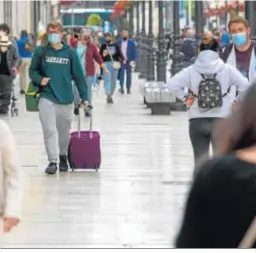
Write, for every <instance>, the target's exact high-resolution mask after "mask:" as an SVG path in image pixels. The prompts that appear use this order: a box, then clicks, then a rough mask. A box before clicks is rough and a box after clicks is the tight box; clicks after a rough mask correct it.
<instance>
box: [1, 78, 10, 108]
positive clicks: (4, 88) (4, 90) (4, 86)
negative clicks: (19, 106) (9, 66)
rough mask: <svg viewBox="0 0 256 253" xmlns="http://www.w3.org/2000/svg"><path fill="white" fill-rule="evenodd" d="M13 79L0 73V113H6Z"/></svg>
mask: <svg viewBox="0 0 256 253" xmlns="http://www.w3.org/2000/svg"><path fill="white" fill-rule="evenodd" d="M12 82H13V79H12V77H11V76H8V75H0V113H8V111H9V105H10V103H11V94H12V89H13V87H12V86H13V84H12Z"/></svg>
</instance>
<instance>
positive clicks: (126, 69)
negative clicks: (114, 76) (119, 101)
mask: <svg viewBox="0 0 256 253" xmlns="http://www.w3.org/2000/svg"><path fill="white" fill-rule="evenodd" d="M125 72H126V89H127V90H128V91H130V90H131V85H132V67H131V65H130V63H126V64H122V66H121V69H120V72H119V81H120V86H121V89H123V88H124V74H125Z"/></svg>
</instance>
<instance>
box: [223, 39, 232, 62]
mask: <svg viewBox="0 0 256 253" xmlns="http://www.w3.org/2000/svg"><path fill="white" fill-rule="evenodd" d="M232 48H233V43H231V44H229V45H227V46H226V47H224V49H223V51H222V53H220V58H221V59H222V60H223V61H224V62H225V63H226V62H227V60H228V57H229V55H230V53H231V51H232Z"/></svg>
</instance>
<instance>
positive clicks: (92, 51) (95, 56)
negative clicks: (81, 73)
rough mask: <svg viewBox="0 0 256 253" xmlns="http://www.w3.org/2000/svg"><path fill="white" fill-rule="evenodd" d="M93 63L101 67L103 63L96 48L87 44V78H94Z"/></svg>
mask: <svg viewBox="0 0 256 253" xmlns="http://www.w3.org/2000/svg"><path fill="white" fill-rule="evenodd" d="M94 61H96V62H97V63H98V64H99V65H102V64H103V63H104V62H103V60H102V58H101V56H100V53H99V52H98V50H97V47H96V46H95V45H94V44H92V43H88V44H87V50H86V66H85V69H86V74H87V75H88V76H94V75H95V64H94Z"/></svg>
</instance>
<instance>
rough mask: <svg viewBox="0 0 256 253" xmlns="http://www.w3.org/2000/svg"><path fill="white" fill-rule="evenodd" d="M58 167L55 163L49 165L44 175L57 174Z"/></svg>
mask: <svg viewBox="0 0 256 253" xmlns="http://www.w3.org/2000/svg"><path fill="white" fill-rule="evenodd" d="M57 170H58V166H57V163H50V164H49V165H48V167H47V168H46V170H45V173H46V174H49V175H53V174H55V173H56V172H57Z"/></svg>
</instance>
